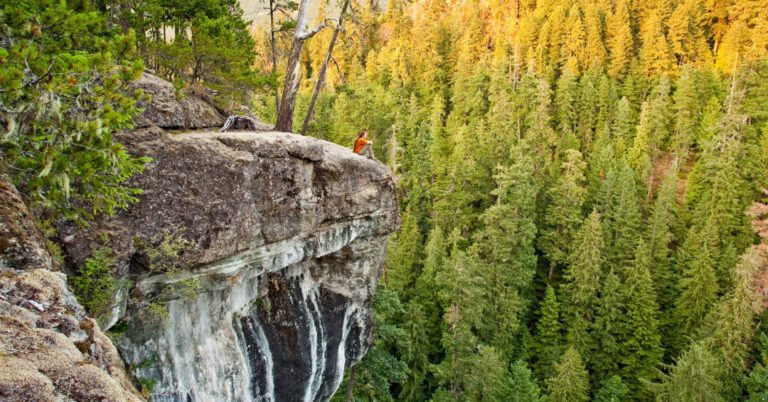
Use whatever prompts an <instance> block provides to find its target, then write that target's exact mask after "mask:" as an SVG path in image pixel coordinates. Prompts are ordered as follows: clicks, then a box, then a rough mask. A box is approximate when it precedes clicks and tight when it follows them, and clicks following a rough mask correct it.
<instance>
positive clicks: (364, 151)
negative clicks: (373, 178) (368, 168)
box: [360, 144, 376, 159]
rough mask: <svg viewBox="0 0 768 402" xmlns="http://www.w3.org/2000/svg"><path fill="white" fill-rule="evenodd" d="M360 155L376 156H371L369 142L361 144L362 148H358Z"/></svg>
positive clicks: (373, 157) (371, 148)
mask: <svg viewBox="0 0 768 402" xmlns="http://www.w3.org/2000/svg"><path fill="white" fill-rule="evenodd" d="M360 155H363V156H365V157H367V158H371V159H376V157H375V156H373V147H372V146H371V144H365V145H363V149H361V150H360Z"/></svg>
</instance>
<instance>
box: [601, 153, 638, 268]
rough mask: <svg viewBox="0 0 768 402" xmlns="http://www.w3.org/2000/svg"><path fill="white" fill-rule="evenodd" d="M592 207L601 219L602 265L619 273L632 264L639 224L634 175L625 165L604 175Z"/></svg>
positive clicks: (620, 165) (622, 164)
mask: <svg viewBox="0 0 768 402" xmlns="http://www.w3.org/2000/svg"><path fill="white" fill-rule="evenodd" d="M596 204H597V209H598V211H600V213H601V215H602V216H603V217H604V219H603V228H604V233H605V243H606V249H605V250H606V253H605V256H606V261H607V263H608V266H611V267H614V268H616V269H620V268H622V267H624V266H625V265H627V264H628V263H629V262H630V261H631V260H632V257H633V255H632V253H633V251H634V249H635V247H636V245H637V242H638V241H639V240H640V237H641V233H640V228H641V224H642V216H641V214H640V205H639V204H638V202H637V186H636V183H635V175H634V172H633V171H632V168H631V167H629V165H628V164H627V163H626V162H623V163H620V164H619V165H618V166H617V167H615V168H614V169H611V170H610V171H608V174H607V175H606V177H605V181H604V182H603V184H602V186H601V188H600V192H599V193H598V195H597V202H596Z"/></svg>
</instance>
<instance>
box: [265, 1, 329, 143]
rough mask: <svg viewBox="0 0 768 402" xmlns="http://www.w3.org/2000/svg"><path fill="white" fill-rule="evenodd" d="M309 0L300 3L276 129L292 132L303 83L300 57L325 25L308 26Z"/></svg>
mask: <svg viewBox="0 0 768 402" xmlns="http://www.w3.org/2000/svg"><path fill="white" fill-rule="evenodd" d="M307 3H308V1H307V0H301V3H299V12H298V15H297V16H296V29H295V31H294V34H293V42H292V43H291V52H290V53H289V54H288V67H287V68H286V72H285V82H284V83H283V99H282V100H281V102H280V107H279V108H278V111H277V122H276V123H275V130H277V131H285V132H290V131H291V129H292V127H293V110H294V107H295V105H296V94H297V93H298V92H299V84H300V83H301V76H300V74H299V72H300V67H301V65H300V63H299V62H300V59H301V50H302V49H303V48H304V42H305V41H306V40H307V39H309V38H311V37H313V36H314V35H315V34H316V33H318V32H320V30H321V29H323V28H324V27H325V22H324V21H323V22H321V23H320V24H319V25H318V26H316V27H315V28H313V29H311V30H310V29H308V26H307V18H308V16H307V8H308V7H307Z"/></svg>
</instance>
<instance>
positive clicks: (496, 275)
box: [479, 146, 537, 357]
mask: <svg viewBox="0 0 768 402" xmlns="http://www.w3.org/2000/svg"><path fill="white" fill-rule="evenodd" d="M511 160H512V165H511V166H508V167H507V166H499V168H498V173H497V174H496V176H495V180H496V183H497V185H496V190H494V192H493V195H495V196H496V203H495V204H494V205H493V206H491V207H490V208H488V209H487V210H486V211H485V212H484V213H483V215H482V217H481V219H482V221H483V222H484V223H485V227H484V228H483V230H482V231H481V232H480V234H479V239H480V241H479V244H480V250H481V254H482V256H483V259H484V261H485V262H486V266H485V269H484V273H485V275H483V278H482V279H483V280H484V285H483V286H484V289H485V292H486V295H487V297H488V298H489V300H488V301H487V304H488V305H489V306H490V309H491V310H490V311H488V314H487V315H486V316H485V317H484V318H485V319H486V320H488V321H487V323H486V325H485V326H484V328H482V330H483V331H481V332H482V333H484V334H485V339H486V340H487V341H489V342H490V343H491V345H493V346H495V347H496V348H497V350H498V351H499V352H500V353H502V356H504V357H509V353H511V352H512V351H511V350H509V347H510V346H511V345H513V344H514V343H515V342H514V336H515V335H516V333H517V331H519V330H520V328H521V327H520V322H519V317H518V314H520V309H521V306H520V298H519V296H518V295H519V293H520V292H522V291H525V290H526V289H527V287H528V285H529V284H530V281H531V279H532V278H533V275H534V272H535V269H536V254H535V250H534V247H533V241H534V239H535V236H536V226H535V223H534V213H535V208H536V193H537V191H536V185H535V183H534V182H533V163H532V160H531V158H530V156H529V155H528V154H527V153H526V152H525V149H524V148H523V147H521V146H514V147H513V148H512V150H511Z"/></svg>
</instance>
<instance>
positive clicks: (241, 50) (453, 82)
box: [0, 0, 768, 402]
mask: <svg viewBox="0 0 768 402" xmlns="http://www.w3.org/2000/svg"><path fill="white" fill-rule="evenodd" d="M269 4H271V5H273V6H274V10H275V13H274V15H273V17H274V23H271V24H269V26H267V27H266V28H265V27H263V26H256V27H252V28H251V29H250V30H249V29H248V27H247V26H246V23H245V22H244V21H242V15H243V13H242V10H241V9H240V6H239V5H238V3H237V2H236V1H234V0H195V1H192V2H184V1H181V2H180V1H173V0H122V1H119V2H117V1H115V2H112V1H105V0H90V1H89V0H78V1H66V2H65V1H55V0H38V1H22V2H18V4H4V5H3V6H2V7H0V45H1V46H0V128H2V138H0V157H1V158H2V159H0V173H3V174H8V175H9V176H10V177H11V178H12V179H13V180H14V183H15V184H16V185H17V186H18V187H19V188H20V190H21V191H22V192H23V193H24V195H25V197H27V201H29V202H30V204H32V205H33V207H34V208H35V210H36V211H38V212H43V213H42V214H41V216H42V217H44V218H46V219H61V218H66V219H72V220H77V221H87V220H88V219H91V218H92V217H93V216H95V215H97V214H100V213H112V212H114V211H115V210H116V209H119V208H124V207H126V206H127V205H129V204H130V203H131V202H134V201H135V200H136V195H137V194H138V193H139V192H140V189H132V188H126V187H125V185H124V183H125V180H126V179H128V178H129V177H130V176H131V175H133V174H135V173H137V172H140V171H141V170H142V166H143V164H144V163H145V162H146V160H143V159H136V158H133V157H131V156H130V155H128V154H127V153H126V152H125V151H124V149H123V148H122V146H121V145H120V144H118V143H116V142H115V141H113V134H115V133H117V132H119V131H120V130H124V129H128V128H130V127H131V124H132V123H131V121H132V119H133V117H134V116H135V115H136V114H137V113H139V110H138V109H137V108H136V106H135V105H136V99H137V98H140V97H141V96H143V95H142V94H141V93H136V92H131V91H129V90H128V83H129V82H130V81H131V80H133V79H135V78H137V77H138V76H139V74H140V73H141V71H142V69H143V68H144V69H150V70H151V71H153V72H154V73H156V74H158V75H160V76H162V77H164V78H166V79H168V80H170V81H173V82H174V84H175V85H176V87H177V89H178V90H179V96H183V93H184V91H198V92H200V93H204V94H205V95H206V96H209V97H210V98H211V99H212V100H214V101H215V102H217V104H218V106H219V107H220V108H221V110H224V111H228V112H238V113H239V112H241V111H243V110H246V111H247V110H248V108H250V110H252V111H253V112H254V113H255V114H256V115H258V116H259V117H261V118H262V119H263V120H265V121H268V122H274V120H275V119H276V115H277V107H276V104H275V103H276V100H277V101H279V95H280V94H279V93H278V94H277V95H278V97H277V99H276V96H275V95H276V93H275V92H276V91H278V88H280V87H281V85H280V81H281V80H285V75H284V74H283V73H284V71H285V69H286V66H287V64H288V59H289V49H290V48H291V47H292V45H291V41H292V33H293V32H294V29H295V28H296V22H295V21H294V20H293V18H294V14H295V11H296V8H297V4H296V3H295V2H290V1H282V0H275V1H274V2H269ZM341 4H342V3H339V4H330V3H326V2H321V4H320V7H319V10H318V15H317V16H316V17H315V21H313V24H312V25H313V26H315V25H317V24H319V23H321V22H325V24H324V25H326V28H325V29H322V30H320V31H319V32H318V33H317V34H316V35H314V36H313V37H311V38H308V39H307V42H306V46H304V51H303V52H302V53H301V54H300V62H299V69H298V70H297V71H298V73H299V74H298V75H297V77H299V78H300V81H301V86H300V88H299V93H298V98H297V100H296V105H297V106H296V112H295V113H294V114H293V117H294V125H293V126H294V127H301V125H302V124H301V123H302V121H303V120H304V117H305V115H306V114H307V113H306V110H307V108H308V105H309V103H310V99H311V97H312V90H313V87H314V86H315V85H316V82H317V80H318V76H319V75H320V74H319V72H320V71H321V70H322V66H323V63H324V62H325V60H328V63H329V64H328V68H327V71H326V73H325V77H324V79H323V80H322V82H321V87H322V91H321V92H320V95H319V97H318V99H317V104H316V106H315V109H314V112H313V114H312V116H311V119H310V120H309V125H308V132H307V134H308V135H312V136H315V137H319V138H323V139H327V140H330V141H334V142H337V143H340V144H343V145H347V146H348V145H351V142H352V140H353V139H354V138H355V136H356V133H357V132H358V131H359V130H361V129H367V130H368V131H369V132H370V133H371V136H372V137H373V139H374V148H375V152H376V155H377V156H378V158H379V159H381V160H382V161H384V162H385V163H387V164H388V165H389V166H390V167H391V169H392V171H393V173H395V175H396V178H397V185H398V192H399V195H400V206H401V212H402V218H403V224H402V228H401V229H400V231H399V232H398V234H397V235H396V236H394V237H393V238H392V239H391V240H390V243H389V250H388V258H387V266H386V269H385V271H384V274H383V277H382V280H381V286H380V289H379V290H378V296H377V300H376V301H375V304H374V307H375V311H376V325H377V334H376V340H375V341H374V344H373V346H372V348H371V350H370V351H369V353H368V354H367V356H366V357H365V359H364V360H363V361H362V362H361V363H360V364H358V365H357V366H355V367H354V368H353V369H351V370H349V372H348V373H347V377H346V380H345V382H344V384H343V385H342V389H341V390H340V391H339V392H338V394H337V396H336V398H337V399H338V400H359V401H368V400H371V401H372V400H402V401H425V400H433V401H449V400H452V401H539V400H545V399H546V400H551V401H569V402H570V401H586V400H596V401H626V400H630V401H633V400H654V399H656V400H662V401H673V400H681V401H736V400H750V401H762V400H766V398H768V368H766V365H768V331H767V330H766V328H765V325H766V323H767V322H768V316H766V313H764V310H765V304H764V303H762V302H761V300H759V298H758V296H760V295H759V292H758V289H762V287H761V286H768V285H767V284H766V283H765V281H766V279H765V278H766V275H764V274H763V275H760V274H761V273H764V272H765V270H766V265H768V263H767V262H766V261H767V260H768V257H767V256H766V254H767V252H766V250H765V242H766V241H768V240H766V239H765V230H763V237H762V238H761V237H760V236H758V235H757V234H755V231H754V230H753V226H752V224H753V223H754V222H753V221H754V220H759V219H760V217H761V216H762V217H764V216H765V214H766V211H765V207H760V204H755V205H756V206H754V205H753V203H754V202H755V201H760V200H761V197H764V189H766V188H768V7H766V4H765V2H764V1H763V0H746V1H741V0H647V1H640V0H634V1H631V0H610V1H609V0H605V1H604V0H596V1H587V0H573V1H562V0H541V1H536V0H482V1H481V0H464V1H450V0H423V1H412V2H409V1H403V0H397V1H388V2H387V4H386V5H384V4H379V3H378V2H376V1H375V0H370V1H367V0H366V1H355V2H350V3H349V9H348V10H347V13H346V14H345V16H346V18H345V22H344V26H343V28H342V27H339V25H338V20H336V22H334V21H330V20H328V21H326V17H329V16H330V17H331V18H337V15H338V10H340V9H342V8H343V7H342V6H341ZM331 10H333V12H331ZM326 14H328V15H326ZM265 24H266V23H265ZM337 27H338V28H339V29H336V28H337ZM334 34H337V35H338V43H337V44H336V46H335V48H334V51H333V53H332V57H327V56H326V53H327V49H328V47H329V43H330V42H331V41H332V38H333V37H334ZM273 37H274V40H273V39H272V38H273ZM241 106H246V107H245V108H243V107H241ZM350 174H353V173H350ZM761 208H762V209H761ZM763 219H764V218H763ZM758 223H760V222H758ZM762 225H763V228H764V225H765V222H762ZM761 242H762V243H761ZM760 244H762V246H760ZM756 278H757V279H756ZM760 278H762V281H761V279H760Z"/></svg>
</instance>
